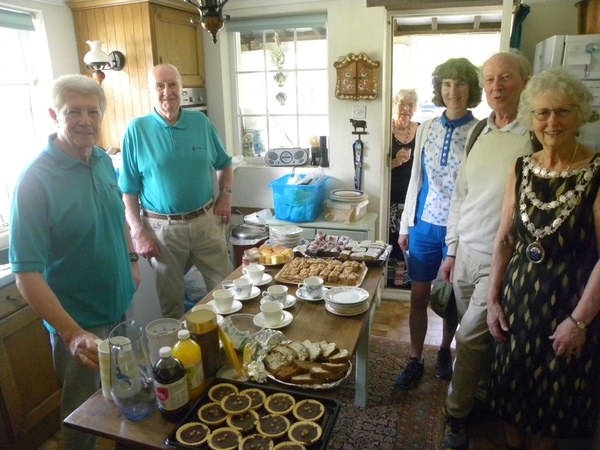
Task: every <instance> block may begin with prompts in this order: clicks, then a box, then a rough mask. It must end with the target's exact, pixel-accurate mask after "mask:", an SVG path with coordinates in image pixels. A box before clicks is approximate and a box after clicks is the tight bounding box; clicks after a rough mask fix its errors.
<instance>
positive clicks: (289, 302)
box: [260, 294, 296, 309]
mask: <svg viewBox="0 0 600 450" xmlns="http://www.w3.org/2000/svg"><path fill="white" fill-rule="evenodd" d="M274 301H276V300H270V299H269V298H265V297H263V298H262V299H261V301H260V304H261V305H264V304H265V303H271V302H274ZM295 304H296V297H294V296H293V295H290V294H288V296H287V297H286V299H285V305H283V309H287V308H291V307H292V306H294V305H295Z"/></svg>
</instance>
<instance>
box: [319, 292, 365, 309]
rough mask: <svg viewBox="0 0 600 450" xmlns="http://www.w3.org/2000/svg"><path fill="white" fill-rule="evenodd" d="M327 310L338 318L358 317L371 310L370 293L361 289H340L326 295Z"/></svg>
mask: <svg viewBox="0 0 600 450" xmlns="http://www.w3.org/2000/svg"><path fill="white" fill-rule="evenodd" d="M324 298H325V309H326V310H327V311H329V312H330V313H332V314H337V315H338V316H356V315H358V314H362V313H364V312H365V311H366V310H368V309H369V293H368V292H367V291H365V290H364V289H362V288H359V287H338V288H332V289H329V290H328V291H327V292H326V293H325V296H324Z"/></svg>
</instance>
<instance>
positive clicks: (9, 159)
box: [0, 9, 49, 233]
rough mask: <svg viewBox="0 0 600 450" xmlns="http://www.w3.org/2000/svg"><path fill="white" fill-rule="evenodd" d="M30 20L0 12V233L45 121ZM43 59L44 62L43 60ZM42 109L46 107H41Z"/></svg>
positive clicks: (23, 15)
mask: <svg viewBox="0 0 600 450" xmlns="http://www.w3.org/2000/svg"><path fill="white" fill-rule="evenodd" d="M37 37H38V36H37V35H36V32H35V31H34V18H33V16H32V15H31V14H29V13H23V12H16V11H8V10H4V9H0V42H2V44H3V45H2V46H1V47H0V60H2V61H5V62H6V61H10V64H2V66H1V67H0V97H1V98H2V99H3V103H4V108H2V109H0V123H2V127H3V130H4V132H3V136H2V138H3V145H2V152H0V233H1V232H2V231H6V228H7V227H8V219H9V211H10V198H11V195H12V191H13V188H14V184H15V182H16V180H17V177H18V176H19V174H20V173H21V172H22V170H23V169H24V168H25V166H26V165H27V164H28V163H29V162H30V161H31V160H32V159H33V158H34V157H35V156H36V155H37V154H38V153H39V152H40V150H41V148H42V145H43V140H44V139H45V138H46V135H47V134H48V133H47V130H45V129H44V130H42V129H40V127H41V125H40V124H44V125H46V124H47V123H48V122H49V120H48V116H47V103H45V102H43V100H44V99H43V98H41V95H40V93H39V91H40V89H39V88H38V87H37V77H36V74H35V72H36V71H35V68H34V67H35V61H37V60H38V59H39V58H37V51H38V50H36V48H39V47H40V46H39V45H37V43H36V38H37ZM44 60H45V59H44ZM45 106H46V107H45Z"/></svg>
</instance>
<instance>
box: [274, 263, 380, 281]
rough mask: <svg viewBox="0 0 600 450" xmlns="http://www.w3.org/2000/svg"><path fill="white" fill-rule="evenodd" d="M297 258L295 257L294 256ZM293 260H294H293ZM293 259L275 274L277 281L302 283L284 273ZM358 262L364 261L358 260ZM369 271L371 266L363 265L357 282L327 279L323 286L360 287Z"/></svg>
mask: <svg viewBox="0 0 600 450" xmlns="http://www.w3.org/2000/svg"><path fill="white" fill-rule="evenodd" d="M304 258H305V259H311V258H316V259H325V260H327V259H339V258H328V257H326V256H315V257H311V256H304ZM294 259H295V258H294ZM292 261H293V260H292ZM292 261H288V262H287V263H286V264H285V265H284V266H283V267H282V268H281V270H280V271H279V272H277V275H275V277H274V278H275V281H278V282H279V283H285V284H300V283H302V281H294V280H290V279H288V278H285V277H284V276H283V275H282V274H283V272H284V271H285V270H286V269H287V267H288V266H289V265H290V263H291V262H292ZM356 262H358V263H360V262H362V261H356ZM368 271H369V268H368V267H366V266H363V268H362V269H361V271H360V272H359V273H358V279H357V280H356V284H354V285H348V284H339V283H330V282H329V281H325V282H324V283H323V286H325V287H359V286H360V285H361V284H362V282H363V281H364V279H365V277H366V276H367V272H368Z"/></svg>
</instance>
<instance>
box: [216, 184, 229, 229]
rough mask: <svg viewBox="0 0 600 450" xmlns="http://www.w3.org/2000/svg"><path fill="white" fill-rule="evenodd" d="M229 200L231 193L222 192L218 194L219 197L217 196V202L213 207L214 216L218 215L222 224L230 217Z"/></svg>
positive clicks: (225, 223)
mask: <svg viewBox="0 0 600 450" xmlns="http://www.w3.org/2000/svg"><path fill="white" fill-rule="evenodd" d="M231 200H232V195H231V194H229V193H227V192H222V193H221V195H219V198H217V202H216V203H215V207H214V208H213V214H214V215H215V216H220V217H221V221H222V222H223V224H224V225H227V224H228V223H229V220H230V219H231Z"/></svg>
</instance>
